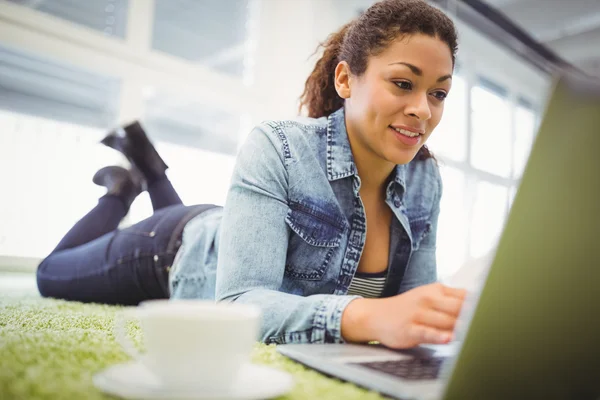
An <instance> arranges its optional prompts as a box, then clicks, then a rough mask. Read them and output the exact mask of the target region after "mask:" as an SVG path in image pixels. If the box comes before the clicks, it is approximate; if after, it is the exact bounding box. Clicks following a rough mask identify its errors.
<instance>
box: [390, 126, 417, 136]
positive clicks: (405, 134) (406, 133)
mask: <svg viewBox="0 0 600 400" xmlns="http://www.w3.org/2000/svg"><path fill="white" fill-rule="evenodd" d="M390 128H392V129H393V130H395V131H396V132H398V133H400V134H401V135H404V136H407V137H411V138H414V137H417V136H419V135H420V133H418V132H412V131H409V130H406V129H400V128H394V127H393V126H390Z"/></svg>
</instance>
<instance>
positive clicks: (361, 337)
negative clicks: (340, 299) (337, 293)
mask: <svg viewBox="0 0 600 400" xmlns="http://www.w3.org/2000/svg"><path fill="white" fill-rule="evenodd" d="M372 302H373V299H364V298H359V299H354V300H352V301H351V302H350V303H348V305H347V306H346V308H345V309H344V311H343V312H342V323H341V331H342V332H341V334H342V338H343V339H344V340H345V341H346V342H358V343H361V342H362V343H364V342H368V341H371V340H376V339H375V335H374V333H373V332H371V323H370V318H371V315H372V313H371V312H370V310H371V305H372Z"/></svg>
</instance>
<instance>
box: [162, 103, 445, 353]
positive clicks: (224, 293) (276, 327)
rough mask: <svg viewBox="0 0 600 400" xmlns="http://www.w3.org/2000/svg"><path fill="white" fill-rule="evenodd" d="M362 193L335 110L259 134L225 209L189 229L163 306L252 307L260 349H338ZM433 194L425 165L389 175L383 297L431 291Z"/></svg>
mask: <svg viewBox="0 0 600 400" xmlns="http://www.w3.org/2000/svg"><path fill="white" fill-rule="evenodd" d="M360 185H361V182H360V177H359V176H358V174H357V170H356V166H355V164H354V161H353V156H352V152H351V149H350V143H349V141H348V135H347V132H346V127H345V122H344V111H343V109H340V110H339V111H337V112H335V113H334V114H332V115H330V116H329V117H328V118H325V117H324V118H319V119H308V118H307V119H299V120H295V121H276V122H275V121H269V122H264V123H262V124H261V125H259V126H258V127H256V128H255V129H254V130H253V131H252V132H251V133H250V134H249V136H248V138H247V139H246V141H245V143H244V145H243V147H242V149H241V150H240V153H239V155H238V158H237V161H236V166H235V168H234V172H233V176H232V180H231V185H230V188H229V193H228V196H227V201H226V204H225V207H224V208H223V209H220V208H219V209H214V210H211V211H209V212H207V213H204V214H201V215H200V216H198V217H196V218H195V219H194V220H192V221H191V222H190V223H188V226H186V228H185V231H184V236H183V244H182V247H181V248H180V250H179V252H178V255H177V259H176V261H175V263H174V266H173V270H172V272H171V276H170V282H171V296H172V297H173V298H203V299H209V298H214V299H216V300H217V301H235V302H237V303H251V304H255V305H258V306H259V307H260V308H261V309H262V314H263V321H262V327H261V333H260V336H261V340H262V341H263V342H266V343H278V344H282V343H339V342H342V341H343V340H342V337H341V332H340V326H341V316H342V312H343V311H344V308H345V307H346V306H347V305H348V303H349V302H350V301H352V300H353V299H355V298H357V297H358V296H348V295H347V291H348V287H349V285H350V282H351V280H352V278H353V276H354V273H355V272H356V270H357V267H358V263H359V260H360V256H361V253H362V249H363V247H364V244H365V238H366V219H365V210H364V207H363V205H362V201H361V199H360V197H359V190H360ZM441 194H442V185H441V178H440V174H439V171H438V168H437V165H436V163H435V161H434V160H433V159H427V160H419V159H418V158H417V157H416V158H415V159H414V160H413V161H411V162H410V163H408V164H406V165H398V166H396V169H395V171H394V172H393V179H391V180H390V183H389V184H388V186H387V191H386V195H387V196H386V203H387V204H388V206H389V207H390V208H391V210H392V211H393V214H394V216H395V218H393V219H392V226H391V230H390V234H391V239H390V255H389V264H388V272H387V279H386V284H385V287H384V291H383V296H384V297H387V296H393V295H396V294H399V293H402V292H405V291H407V290H409V289H412V288H414V287H417V286H420V285H423V284H427V283H431V282H434V281H435V280H436V259H435V248H436V228H437V221H438V215H439V205H440V197H441Z"/></svg>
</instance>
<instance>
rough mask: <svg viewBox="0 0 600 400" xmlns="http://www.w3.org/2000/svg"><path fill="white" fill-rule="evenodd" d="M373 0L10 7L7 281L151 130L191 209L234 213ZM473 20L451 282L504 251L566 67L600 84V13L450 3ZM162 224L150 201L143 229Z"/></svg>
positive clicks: (443, 237)
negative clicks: (242, 150)
mask: <svg viewBox="0 0 600 400" xmlns="http://www.w3.org/2000/svg"><path fill="white" fill-rule="evenodd" d="M373 2H374V1H372V0H0V184H1V189H0V190H1V193H2V195H1V196H0V270H1V269H4V270H17V271H34V269H35V266H36V265H37V262H38V260H39V259H40V258H41V257H43V256H44V255H46V254H47V253H48V252H49V251H50V250H51V249H52V248H53V247H54V246H55V245H56V243H57V242H58V240H59V239H60V238H61V237H62V235H64V233H65V232H66V231H67V230H68V229H69V228H70V227H71V225H72V224H73V223H74V222H76V221H77V220H78V219H79V218H80V217H81V216H82V215H83V214H85V213H86V212H87V211H88V210H89V209H90V208H91V207H93V206H94V205H95V204H96V201H97V198H98V197H99V196H101V195H102V194H103V191H104V189H103V188H100V187H97V186H95V185H94V184H93V183H92V182H91V177H92V176H93V174H94V172H95V171H96V170H97V169H99V168H100V167H102V166H105V165H107V164H111V163H113V164H122V163H123V162H124V161H123V159H122V158H120V156H119V155H118V154H117V153H116V152H114V151H112V150H110V149H108V148H104V147H103V146H101V145H99V144H98V141H99V140H100V139H101V138H102V137H103V136H104V135H105V134H106V132H107V131H108V130H110V129H112V128H114V127H116V126H118V125H120V124H123V123H127V122H129V121H132V120H134V119H141V121H142V123H143V125H144V126H145V128H146V130H147V132H148V134H149V136H150V137H151V139H152V140H153V141H154V142H155V143H156V145H157V148H158V150H159V152H160V153H161V154H162V155H163V157H164V159H165V160H166V162H167V163H168V164H169V166H170V169H169V171H168V172H169V177H170V178H171V180H172V181H173V183H174V185H175V187H176V188H177V189H178V191H179V192H180V194H181V196H182V198H183V200H184V202H186V203H187V204H193V203H215V204H223V203H224V200H225V195H226V191H227V186H228V183H229V177H230V174H231V171H232V168H233V164H234V160H235V155H236V152H237V149H238V148H239V145H240V144H241V142H242V141H243V140H244V138H245V135H247V134H248V132H249V131H250V129H251V128H252V126H253V125H255V124H257V123H259V122H260V121H262V120H264V119H278V118H291V117H294V116H295V115H297V106H298V97H299V95H300V94H301V92H302V88H303V84H304V81H305V79H306V77H307V76H308V74H309V72H310V70H311V69H312V66H313V65H314V62H315V60H316V57H317V55H318V54H317V55H315V54H314V52H315V50H316V49H317V45H318V44H319V43H320V42H321V41H323V40H324V39H325V38H326V37H327V35H328V34H329V33H331V32H333V31H334V30H337V28H339V27H340V26H341V25H342V24H344V23H346V22H348V21H349V20H350V19H352V18H354V17H356V16H358V15H359V14H360V12H361V11H363V10H364V9H366V8H367V7H368V6H369V5H371V4H372V3H373ZM431 3H432V4H434V5H436V6H438V7H440V8H442V9H443V10H445V11H446V12H447V13H448V14H449V15H450V16H451V17H452V18H453V19H454V20H455V22H456V23H457V26H458V28H459V32H460V50H459V54H458V62H457V67H456V74H455V77H454V80H453V88H452V92H451V94H450V96H449V98H448V100H447V103H446V111H445V115H444V118H443V120H442V123H441V125H440V127H439V128H438V129H437V131H436V132H434V135H433V136H432V138H431V141H430V148H431V149H432V150H433V151H434V153H435V154H436V155H437V156H438V158H439V159H440V161H441V168H442V175H443V179H444V185H445V191H444V196H443V199H442V213H441V217H440V227H439V232H438V235H439V236H438V244H439V251H438V264H439V274H440V276H441V277H442V278H444V277H447V276H450V275H451V274H453V273H454V272H455V271H456V270H457V268H458V267H460V266H461V265H463V264H464V263H466V262H468V261H471V260H473V259H477V258H479V257H482V256H484V255H486V254H487V253H488V252H489V251H490V250H491V249H492V248H493V246H494V245H495V241H496V239H497V236H498V233H499V232H500V230H501V228H502V225H503V223H504V220H505V218H506V216H507V213H508V211H509V209H510V205H511V201H512V198H513V196H514V195H515V192H516V189H517V187H518V184H519V178H520V176H521V174H522V171H523V168H524V166H525V163H526V159H527V155H528V152H529V149H530V147H531V145H532V142H533V140H534V138H535V131H536V127H537V125H538V123H539V120H540V117H541V114H542V113H543V109H544V103H545V100H546V97H547V94H548V91H549V89H550V84H551V76H552V74H553V73H554V72H555V71H556V69H557V68H559V67H565V66H566V67H568V68H574V69H578V70H579V71H582V73H585V74H588V75H600V45H598V43H600V0H568V1H567V0H564V1H561V0H487V1H479V0H477V1H474V0H454V1H453V0H437V1H434V0H432V1H431ZM150 214H151V206H150V202H149V199H148V197H147V196H146V195H142V196H141V197H140V198H139V199H137V200H136V202H135V203H134V205H133V207H132V209H131V212H130V215H129V216H128V217H127V221H126V223H133V222H136V221H138V220H140V219H142V218H144V217H146V216H148V215H150Z"/></svg>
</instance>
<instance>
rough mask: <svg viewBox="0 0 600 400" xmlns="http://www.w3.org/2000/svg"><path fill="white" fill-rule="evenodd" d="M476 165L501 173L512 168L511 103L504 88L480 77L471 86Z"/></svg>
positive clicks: (473, 144)
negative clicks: (476, 83) (477, 82)
mask: <svg viewBox="0 0 600 400" xmlns="http://www.w3.org/2000/svg"><path fill="white" fill-rule="evenodd" d="M471 127H472V130H473V135H472V142H471V149H470V151H471V160H472V162H473V167H475V168H478V169H480V170H482V171H486V172H489V173H492V174H495V175H499V176H501V177H509V176H510V172H511V162H510V160H511V157H510V155H511V146H512V143H511V140H512V137H511V121H510V105H509V102H508V100H507V98H506V91H505V90H504V89H503V88H500V87H499V86H497V85H495V84H493V83H491V82H490V81H487V80H485V79H480V82H479V84H478V85H476V86H474V87H473V88H472V89H471Z"/></svg>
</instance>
